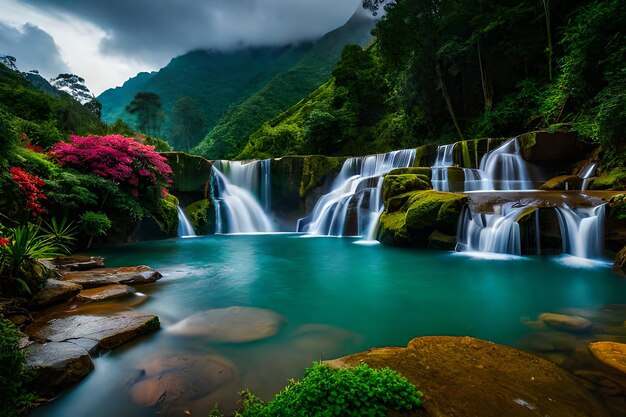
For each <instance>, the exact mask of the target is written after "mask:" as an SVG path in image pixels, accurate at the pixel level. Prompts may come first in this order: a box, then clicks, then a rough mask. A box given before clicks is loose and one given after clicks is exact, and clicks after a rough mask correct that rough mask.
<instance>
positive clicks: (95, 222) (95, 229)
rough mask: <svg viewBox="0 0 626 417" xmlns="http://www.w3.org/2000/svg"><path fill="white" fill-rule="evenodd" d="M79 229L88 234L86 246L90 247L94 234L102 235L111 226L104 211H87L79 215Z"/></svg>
mask: <svg viewBox="0 0 626 417" xmlns="http://www.w3.org/2000/svg"><path fill="white" fill-rule="evenodd" d="M79 224H80V229H81V230H82V231H83V232H84V233H85V234H86V235H88V236H89V243H87V248H89V247H91V242H92V241H93V238H94V237H96V236H104V235H106V233H107V232H108V231H109V229H110V228H111V220H109V218H108V217H107V215H106V214H104V213H96V212H93V211H87V212H85V213H83V214H82V215H81V216H80V220H79Z"/></svg>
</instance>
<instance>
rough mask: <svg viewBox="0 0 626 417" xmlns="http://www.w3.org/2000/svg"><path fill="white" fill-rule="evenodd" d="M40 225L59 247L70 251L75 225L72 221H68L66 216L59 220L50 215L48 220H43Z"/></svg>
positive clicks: (74, 238) (74, 234) (74, 237)
mask: <svg viewBox="0 0 626 417" xmlns="http://www.w3.org/2000/svg"><path fill="white" fill-rule="evenodd" d="M42 227H43V230H44V232H45V233H46V234H47V235H48V236H50V237H51V238H52V242H53V243H54V244H56V245H57V246H58V247H59V249H61V250H62V251H64V252H67V253H70V252H71V251H72V249H73V245H74V243H75V241H76V226H75V225H74V223H73V222H69V221H68V220H67V217H63V218H62V219H61V220H60V221H57V219H56V217H52V218H51V219H50V221H49V222H47V221H45V220H44V221H43V226H42Z"/></svg>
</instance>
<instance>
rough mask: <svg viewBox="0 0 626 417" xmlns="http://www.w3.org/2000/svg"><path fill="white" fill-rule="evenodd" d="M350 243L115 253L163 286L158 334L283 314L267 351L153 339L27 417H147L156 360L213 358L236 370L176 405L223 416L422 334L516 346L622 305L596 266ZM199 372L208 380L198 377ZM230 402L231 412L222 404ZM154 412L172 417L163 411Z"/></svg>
mask: <svg viewBox="0 0 626 417" xmlns="http://www.w3.org/2000/svg"><path fill="white" fill-rule="evenodd" d="M353 242H354V240H352V239H332V238H303V237H301V236H298V235H284V234H281V235H243V236H241V235H240V236H228V235H218V236H205V237H199V238H196V239H172V240H164V241H156V242H143V243H141V244H133V245H124V246H120V247H116V248H113V249H110V250H107V251H102V252H101V253H98V255H103V256H105V257H106V258H107V263H108V264H109V265H110V266H116V265H130V264H135V265H136V264H147V265H151V266H153V267H155V268H157V269H159V270H160V271H161V272H162V273H163V275H164V278H163V279H162V280H160V281H159V282H157V283H155V284H151V285H147V286H141V287H139V288H138V289H139V290H140V291H142V292H143V293H145V294H147V295H148V296H149V298H148V301H147V302H146V303H144V304H142V305H140V306H139V307H136V308H137V309H138V310H140V311H144V312H151V313H155V314H157V315H158V316H159V317H160V319H161V322H162V327H164V328H165V329H167V328H168V327H169V326H172V325H173V324H174V323H176V322H178V321H180V320H182V319H184V318H186V317H188V316H190V315H192V314H194V313H197V312H199V311H204V310H208V309H212V308H221V307H228V306H251V307H259V308H266V309H271V310H273V311H276V312H277V313H279V314H281V315H283V316H284V317H285V318H286V320H287V321H286V323H285V324H284V326H283V327H282V328H281V330H280V333H279V334H278V335H277V336H275V337H272V338H270V339H266V340H264V341H259V342H253V343H244V344H216V343H210V342H207V341H205V340H203V339H202V338H183V337H179V336H178V337H177V336H174V335H171V334H168V332H167V331H165V330H161V331H159V332H157V333H155V334H152V335H150V336H148V337H146V338H143V339H142V340H140V341H138V342H137V343H133V344H131V345H130V346H126V347H122V348H119V349H115V350H113V351H111V352H109V353H107V354H105V355H104V356H103V357H100V358H97V359H96V360H95V365H96V368H95V371H94V372H93V373H92V374H91V375H90V376H88V377H87V378H86V379H85V380H84V381H83V382H81V383H80V384H79V385H78V386H76V387H75V388H73V389H71V390H70V391H68V392H66V393H65V394H64V395H62V396H61V397H60V398H58V399H57V400H55V401H54V402H52V403H51V404H48V405H45V406H43V407H41V408H39V409H37V410H35V411H34V412H32V413H31V416H32V417H67V416H90V417H110V416H133V417H153V416H155V415H157V413H158V412H159V411H160V410H161V408H160V407H145V406H142V405H138V404H135V403H134V402H133V400H132V398H131V396H130V394H129V393H130V392H131V390H132V387H133V384H134V383H135V382H136V381H137V380H139V379H141V378H142V375H141V372H140V369H142V363H145V362H146V361H147V360H151V359H153V358H155V357H160V356H168V357H172V356H174V357H177V358H186V357H193V356H202V357H208V356H209V355H218V356H221V357H224V358H226V359H227V360H228V361H231V362H232V363H233V364H234V366H235V367H236V369H237V371H236V373H235V376H234V377H233V380H232V383H230V384H226V385H224V387H223V389H221V390H220V391H219V392H218V393H217V394H214V396H213V397H207V398H204V399H203V396H202V395H201V393H198V394H197V398H193V399H189V400H186V401H184V402H183V403H184V404H183V407H184V409H188V410H190V411H191V412H192V415H198V416H205V415H207V412H208V410H209V409H210V408H211V407H212V405H213V402H212V401H219V402H220V405H221V406H222V407H223V408H225V409H227V410H229V409H230V410H232V408H233V407H234V401H236V399H237V395H236V391H237V390H240V389H242V388H244V387H248V388H250V390H252V391H253V392H256V393H258V394H260V395H262V396H263V397H264V398H266V399H267V398H268V397H269V396H271V395H272V394H273V393H275V392H277V391H278V390H280V389H281V388H282V387H284V386H285V385H286V383H287V379H288V378H299V377H300V376H301V375H302V371H303V369H304V368H305V367H307V366H310V364H311V362H312V361H316V360H320V359H330V358H335V357H339V356H342V355H346V354H349V353H353V352H357V351H362V350H365V349H367V348H370V347H375V346H404V345H406V343H407V342H408V341H409V340H411V339H412V338H414V337H417V336H422V335H469V336H475V337H479V338H483V339H487V340H491V341H494V342H497V343H504V344H508V345H511V346H515V345H516V344H517V342H518V341H521V340H522V338H524V337H525V336H527V335H528V334H530V333H531V332H532V330H531V329H529V328H528V327H526V326H525V325H524V324H523V323H522V319H524V318H535V317H536V316H537V315H538V314H540V313H542V312H552V311H560V310H561V309H563V308H570V307H577V308H582V307H591V308H597V309H598V310H600V309H601V307H600V306H601V305H603V304H606V303H624V300H625V295H624V294H626V281H625V280H622V279H618V278H617V277H616V276H614V275H613V274H612V272H611V271H610V269H609V268H607V267H599V268H598V267H596V268H592V269H578V268H571V267H567V266H564V265H562V264H561V263H559V262H557V261H558V259H554V258H545V257H530V258H522V257H516V258H514V259H512V260H506V261H504V260H489V261H487V260H482V259H475V258H471V257H467V256H463V254H460V253H452V252H438V251H426V250H409V249H398V248H389V247H385V246H381V245H379V246H361V245H355V244H354V243H353ZM208 377H209V376H207V378H208ZM229 401H230V402H229ZM162 415H176V416H179V415H183V414H182V410H181V409H176V407H174V406H173V407H171V408H170V413H169V414H168V413H166V412H163V414H162Z"/></svg>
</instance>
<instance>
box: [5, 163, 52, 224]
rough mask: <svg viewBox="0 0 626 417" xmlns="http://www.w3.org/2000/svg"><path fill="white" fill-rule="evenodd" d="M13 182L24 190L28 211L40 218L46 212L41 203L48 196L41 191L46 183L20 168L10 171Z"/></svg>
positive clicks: (12, 168) (13, 168)
mask: <svg viewBox="0 0 626 417" xmlns="http://www.w3.org/2000/svg"><path fill="white" fill-rule="evenodd" d="M9 172H10V173H11V177H12V178H13V181H15V183H16V184H17V186H18V187H20V189H21V190H22V192H23V193H24V195H25V196H26V209H27V210H29V211H30V214H31V215H33V216H38V215H40V214H41V213H43V212H44V209H43V207H41V204H40V201H41V200H45V199H46V195H45V194H44V193H43V192H42V191H41V188H42V187H43V186H45V185H46V183H45V182H44V181H43V180H42V179H41V178H39V177H38V176H36V175H32V174H29V173H28V172H26V171H24V170H23V169H21V168H18V167H11V168H10V169H9Z"/></svg>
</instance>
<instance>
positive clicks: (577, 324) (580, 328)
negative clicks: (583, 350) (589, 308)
mask: <svg viewBox="0 0 626 417" xmlns="http://www.w3.org/2000/svg"><path fill="white" fill-rule="evenodd" d="M539 320H541V321H543V322H544V323H545V324H547V325H548V326H550V327H553V328H555V329H559V330H565V331H569V332H584V331H587V330H589V329H590V328H591V326H592V323H591V321H590V320H587V319H586V318H584V317H579V316H568V315H566V314H556V313H543V314H540V315H539Z"/></svg>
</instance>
